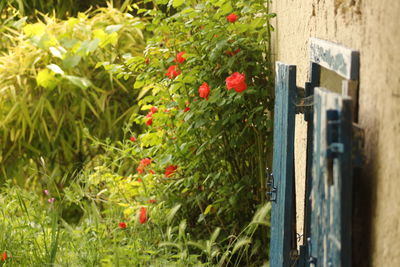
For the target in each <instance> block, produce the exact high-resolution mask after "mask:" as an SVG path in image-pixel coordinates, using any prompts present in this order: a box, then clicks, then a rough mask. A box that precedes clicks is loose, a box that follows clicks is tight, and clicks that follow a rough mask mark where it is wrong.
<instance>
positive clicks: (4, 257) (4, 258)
mask: <svg viewBox="0 0 400 267" xmlns="http://www.w3.org/2000/svg"><path fill="white" fill-rule="evenodd" d="M6 259H7V252H5V251H4V252H3V255H2V256H1V261H6Z"/></svg>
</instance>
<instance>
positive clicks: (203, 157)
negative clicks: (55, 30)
mask: <svg viewBox="0 0 400 267" xmlns="http://www.w3.org/2000/svg"><path fill="white" fill-rule="evenodd" d="M157 2H158V3H159V4H165V3H164V2H163V1H157ZM168 8H169V10H168V9H167V12H165V11H163V10H152V11H151V12H150V13H151V14H152V15H153V19H152V21H151V23H149V24H147V25H146V29H148V30H153V31H154V37H153V38H151V39H149V40H148V42H147V44H148V45H147V47H146V49H145V53H144V56H137V57H132V58H128V59H127V60H126V62H125V67H124V68H121V69H118V70H116V71H115V72H112V73H120V72H128V71H139V72H140V74H139V75H138V76H137V78H136V82H135V85H134V87H135V88H138V89H139V90H140V91H141V92H140V93H139V100H140V101H139V104H140V105H141V109H142V110H143V113H142V115H140V116H138V117H137V118H136V119H135V122H136V123H137V124H142V125H145V124H147V126H145V127H147V130H146V132H145V133H143V134H141V135H139V139H138V140H139V142H140V145H141V148H142V150H143V151H142V152H140V153H141V154H142V157H143V158H145V157H146V158H151V159H152V160H153V163H154V165H155V166H154V168H155V171H156V173H159V172H161V173H163V172H164V171H165V168H167V167H168V166H177V170H176V171H175V172H174V173H173V175H171V176H169V175H166V177H167V178H168V179H165V178H166V177H164V179H161V180H160V181H161V183H159V184H158V185H157V186H156V187H155V188H154V190H156V191H157V192H158V193H157V195H158V197H159V198H160V199H162V200H164V201H165V204H166V206H168V207H173V206H175V205H177V204H179V205H180V206H179V207H180V209H179V212H178V213H177V217H178V221H182V220H185V223H186V225H187V226H188V227H187V229H188V230H187V231H188V232H189V233H190V235H192V236H194V237H196V239H198V240H206V239H207V238H208V237H209V236H210V235H211V234H212V232H213V229H215V228H216V227H219V228H220V229H221V230H220V231H221V233H220V235H221V239H222V240H224V241H223V242H222V243H221V244H220V245H222V247H224V248H225V249H227V248H229V247H230V246H231V241H232V240H231V239H230V238H229V237H230V236H235V237H238V238H239V236H241V232H242V229H244V228H245V227H246V226H247V225H248V224H249V222H250V219H251V218H252V217H253V215H254V213H255V211H256V210H257V208H259V207H261V206H263V204H264V203H265V201H266V199H265V193H266V188H265V184H266V178H265V168H266V166H267V164H269V162H268V159H269V156H270V153H271V140H272V127H271V126H272V115H271V114H272V109H273V102H274V101H273V100H274V99H273V97H274V96H273V81H272V68H271V59H270V50H269V47H270V44H269V40H270V39H269V38H270V36H269V35H270V31H271V27H270V25H269V19H270V18H272V17H273V16H274V15H273V14H270V13H269V12H268V6H266V5H265V3H264V2H263V1H228V0H221V1H205V2H201V3H198V2H197V1H185V2H183V1H170V2H168ZM172 8H175V11H174V14H173V15H166V14H170V13H169V12H170V11H171V9H172ZM231 13H235V14H236V15H237V20H236V21H233V22H229V21H228V20H227V15H229V14H231ZM179 52H185V54H184V56H183V57H184V61H183V62H182V59H181V62H178V58H177V55H178V53H179ZM171 66H175V68H176V69H175V70H176V71H177V72H176V73H171V72H170V70H169V68H170V67H171ZM168 72H169V75H168V74H167V73H168ZM235 72H238V73H241V74H245V76H246V79H245V83H246V85H247V88H246V89H245V90H244V91H242V92H237V91H235V90H233V89H232V90H228V89H227V85H226V79H227V78H228V77H229V76H230V75H232V74H233V73H235ZM179 73H180V74H179ZM166 74H167V75H166ZM203 83H207V84H208V86H209V88H211V89H210V94H209V97H208V99H205V98H202V97H201V96H200V95H199V88H200V86H201V85H202V84H203ZM238 91H241V90H238ZM153 106H154V107H157V108H158V111H157V112H153V111H149V110H150V108H151V107H153ZM146 113H147V115H146ZM116 171H118V170H116ZM264 226H265V225H264ZM267 229H268V228H263V227H261V228H259V229H258V230H257V231H259V232H258V234H257V235H254V236H253V239H251V240H250V239H249V237H247V236H245V237H240V239H239V240H240V241H237V242H236V243H235V246H236V247H235V246H234V247H233V248H232V249H231V250H229V249H228V251H230V252H229V253H231V254H232V255H230V254H227V255H226V256H221V255H219V256H218V257H212V259H211V258H210V255H208V256H207V257H208V259H209V263H210V264H211V263H214V264H216V263H218V262H220V260H222V262H224V264H228V265H237V266H243V265H248V264H250V262H251V263H252V264H254V265H257V264H258V265H261V264H262V262H263V261H264V260H265V257H264V256H266V255H267V253H263V250H266V248H267V247H268V239H267V231H266V230H267ZM177 242H178V241H175V243H177ZM179 242H180V241H179ZM179 242H178V243H179ZM168 244H169V243H167V244H166V245H165V246H167V247H168V246H169V245H168ZM249 247H252V249H253V251H252V252H251V253H248V254H246V255H247V256H246V257H242V256H240V255H239V254H238V253H236V252H237V251H239V250H240V251H242V250H243V249H244V250H247V251H250V250H249ZM176 248H177V249H178V252H177V253H178V254H179V255H181V254H182V253H183V252H182V251H184V248H185V246H183V245H182V244H181V245H179V247H176ZM228 255H229V256H228ZM220 257H223V258H220Z"/></svg>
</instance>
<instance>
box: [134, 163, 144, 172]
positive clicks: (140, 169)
mask: <svg viewBox="0 0 400 267" xmlns="http://www.w3.org/2000/svg"><path fill="white" fill-rule="evenodd" d="M136 170H137V172H138V173H139V174H142V173H143V172H144V166H143V165H139V166H138V167H137V168H136Z"/></svg>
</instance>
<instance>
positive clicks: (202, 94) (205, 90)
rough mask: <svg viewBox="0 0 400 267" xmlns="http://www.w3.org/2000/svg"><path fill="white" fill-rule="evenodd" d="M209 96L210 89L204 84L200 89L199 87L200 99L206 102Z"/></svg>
mask: <svg viewBox="0 0 400 267" xmlns="http://www.w3.org/2000/svg"><path fill="white" fill-rule="evenodd" d="M209 94H210V87H209V86H208V84H207V83H206V82H204V83H203V84H202V85H201V86H200V87H199V95H200V97H202V98H204V99H206V100H208V95H209Z"/></svg>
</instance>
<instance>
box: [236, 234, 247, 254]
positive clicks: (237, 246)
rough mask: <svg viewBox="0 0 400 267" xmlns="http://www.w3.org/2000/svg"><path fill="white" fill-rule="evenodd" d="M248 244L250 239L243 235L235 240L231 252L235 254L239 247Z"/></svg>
mask: <svg viewBox="0 0 400 267" xmlns="http://www.w3.org/2000/svg"><path fill="white" fill-rule="evenodd" d="M249 244H251V239H250V238H245V237H243V238H241V239H239V240H238V241H237V242H236V244H235V246H234V247H233V250H232V254H235V253H236V251H238V250H239V249H240V248H241V247H244V246H247V245H249Z"/></svg>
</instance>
